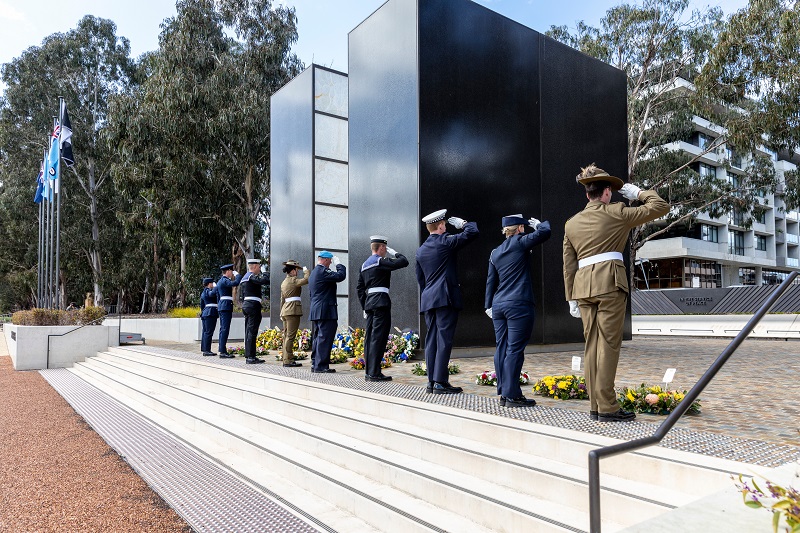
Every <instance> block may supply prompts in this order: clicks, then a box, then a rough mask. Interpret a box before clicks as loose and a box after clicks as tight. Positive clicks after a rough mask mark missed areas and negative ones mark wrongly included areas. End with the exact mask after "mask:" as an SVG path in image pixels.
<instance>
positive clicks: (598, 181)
mask: <svg viewBox="0 0 800 533" xmlns="http://www.w3.org/2000/svg"><path fill="white" fill-rule="evenodd" d="M576 180H577V182H578V183H580V184H581V185H583V186H584V187H585V188H586V198H588V200H589V203H588V204H586V207H585V208H584V209H583V211H581V212H580V213H578V214H576V215H575V216H573V217H572V218H570V219H569V220H567V223H566V227H565V228H564V287H565V289H566V296H567V301H569V307H570V314H571V315H572V316H574V317H575V318H581V319H582V320H583V337H584V339H585V340H586V346H585V352H584V364H585V368H586V385H587V387H588V389H589V403H590V416H591V418H592V419H593V420H598V419H599V420H600V421H603V422H611V421H620V420H632V419H633V418H635V417H636V415H635V414H634V413H631V412H628V411H623V410H622V409H619V408H618V404H617V396H616V394H615V393H614V378H615V377H616V373H617V362H618V361H619V351H620V348H621V347H622V329H623V326H624V323H625V310H626V308H627V297H628V272H627V269H626V268H625V264H624V263H623V258H622V252H623V250H625V245H626V244H627V242H628V235H629V234H630V230H631V229H633V228H635V227H636V226H639V225H641V224H644V223H645V222H650V221H651V220H655V219H657V218H659V217H661V216H664V215H665V214H667V212H668V211H669V204H667V202H665V201H664V200H662V199H661V197H659V196H658V194H657V193H656V192H655V191H642V190H641V189H640V188H639V187H637V186H636V185H633V184H631V183H623V181H622V180H621V179H619V178H617V177H615V176H610V175H609V174H608V173H607V172H606V171H604V170H603V169H601V168H598V167H596V166H595V165H594V164H591V165H589V166H588V167H586V168H584V169H582V171H581V173H580V174H578V176H577V177H576ZM612 191H620V193H622V196H624V197H625V198H627V199H628V200H640V201H641V202H643V203H644V205H641V206H639V207H628V206H626V205H625V204H624V203H621V202H614V203H611V192H612Z"/></svg>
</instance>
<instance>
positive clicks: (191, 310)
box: [167, 307, 200, 318]
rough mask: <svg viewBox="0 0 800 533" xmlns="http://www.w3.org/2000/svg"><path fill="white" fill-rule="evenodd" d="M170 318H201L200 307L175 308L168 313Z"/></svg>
mask: <svg viewBox="0 0 800 533" xmlns="http://www.w3.org/2000/svg"><path fill="white" fill-rule="evenodd" d="M167 316H168V317H170V318H197V317H198V316H200V308H199V307H175V308H174V309H170V310H169V311H167Z"/></svg>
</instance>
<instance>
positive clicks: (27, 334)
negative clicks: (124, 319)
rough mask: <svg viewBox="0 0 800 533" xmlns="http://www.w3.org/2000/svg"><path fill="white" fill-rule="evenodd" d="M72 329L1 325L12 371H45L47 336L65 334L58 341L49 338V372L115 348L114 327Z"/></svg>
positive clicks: (115, 327)
mask: <svg viewBox="0 0 800 533" xmlns="http://www.w3.org/2000/svg"><path fill="white" fill-rule="evenodd" d="M76 328H77V326H17V325H15V324H5V325H4V326H3V334H4V335H5V338H6V345H7V346H8V353H9V355H10V356H11V362H12V364H13V365H14V368H15V369H16V370H39V369H43V368H48V362H47V338H48V335H58V334H61V333H68V332H69V333H68V334H67V335H64V336H62V337H50V363H49V368H68V367H71V366H72V365H73V364H75V363H76V362H78V361H83V360H84V359H86V358H87V357H92V356H94V355H97V352H102V351H105V350H106V349H107V348H108V347H109V346H119V330H118V329H117V325H116V324H113V325H105V324H104V325H102V326H86V327H84V328H81V329H76ZM73 330H75V331H73Z"/></svg>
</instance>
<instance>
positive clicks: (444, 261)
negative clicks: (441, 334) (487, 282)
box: [417, 222, 478, 313]
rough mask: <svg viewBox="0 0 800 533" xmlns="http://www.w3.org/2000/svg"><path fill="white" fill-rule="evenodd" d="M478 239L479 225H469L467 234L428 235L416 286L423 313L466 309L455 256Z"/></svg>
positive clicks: (419, 260)
mask: <svg viewBox="0 0 800 533" xmlns="http://www.w3.org/2000/svg"><path fill="white" fill-rule="evenodd" d="M477 237H478V225H477V224H476V223H475V222H467V223H466V224H465V225H464V231H462V232H461V233H457V234H450V233H442V234H441V235H439V234H432V235H430V236H428V238H427V239H426V240H425V242H423V243H422V246H420V247H419V249H418V250H417V283H419V288H420V297H419V310H420V312H421V313H424V312H425V311H430V310H431V309H436V308H437V307H446V306H451V307H454V308H456V309H461V308H462V307H463V304H462V301H461V287H460V286H459V284H458V275H457V270H456V267H457V265H456V253H457V252H458V250H460V249H461V248H463V247H464V246H466V245H467V244H468V243H469V242H470V241H473V240H475V239H476V238H477Z"/></svg>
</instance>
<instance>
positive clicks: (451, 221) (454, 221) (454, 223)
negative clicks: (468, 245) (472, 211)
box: [447, 217, 467, 229]
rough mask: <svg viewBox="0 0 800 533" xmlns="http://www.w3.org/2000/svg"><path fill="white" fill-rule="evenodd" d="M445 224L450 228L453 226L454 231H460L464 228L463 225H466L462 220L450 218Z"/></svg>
mask: <svg viewBox="0 0 800 533" xmlns="http://www.w3.org/2000/svg"><path fill="white" fill-rule="evenodd" d="M447 223H448V224H450V225H451V226H453V227H454V228H456V229H461V228H463V227H464V224H466V223H467V221H466V220H464V219H463V218H458V217H450V218H448V219H447Z"/></svg>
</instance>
